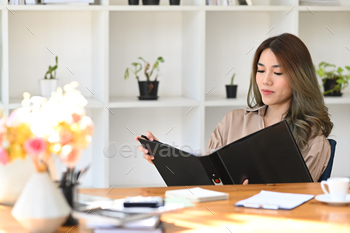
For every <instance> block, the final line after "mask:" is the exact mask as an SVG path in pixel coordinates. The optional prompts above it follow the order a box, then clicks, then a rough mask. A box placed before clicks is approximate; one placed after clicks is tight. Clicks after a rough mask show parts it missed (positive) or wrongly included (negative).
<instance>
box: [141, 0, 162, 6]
mask: <svg viewBox="0 0 350 233" xmlns="http://www.w3.org/2000/svg"><path fill="white" fill-rule="evenodd" d="M159 1H160V0H142V5H159Z"/></svg>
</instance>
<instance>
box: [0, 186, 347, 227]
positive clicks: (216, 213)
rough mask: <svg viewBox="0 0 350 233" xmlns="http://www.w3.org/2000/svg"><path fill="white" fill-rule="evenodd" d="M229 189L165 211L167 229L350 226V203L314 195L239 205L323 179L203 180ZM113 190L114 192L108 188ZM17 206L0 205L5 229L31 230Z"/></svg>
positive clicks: (310, 190) (134, 191)
mask: <svg viewBox="0 0 350 233" xmlns="http://www.w3.org/2000/svg"><path fill="white" fill-rule="evenodd" d="M202 187H203V188H207V189H211V190H217V191H222V192H227V193H229V194H230V197H229V200H224V201H215V202H206V203H199V204H196V205H195V206H194V207H191V208H185V209H184V210H181V211H179V212H176V213H168V214H164V215H162V220H163V222H164V226H165V229H166V230H165V232H166V233H169V232H186V233H187V232H224V233H230V232H232V233H233V232H269V233H270V232H296V231H298V232H327V233H331V232H350V206H339V207H336V206H329V205H327V204H323V203H321V202H318V201H316V200H315V199H312V200H311V201H309V202H307V203H305V204H303V205H301V206H299V207H297V208H295V209H293V210H263V209H250V208H242V207H234V206H233V205H234V203H236V202H237V201H239V200H242V199H245V198H248V197H250V196H253V195H255V194H257V193H259V192H260V191H261V190H269V191H279V192H289V193H303V194H314V195H317V194H321V193H322V190H321V188H320V184H319V183H303V184H276V185H247V186H243V185H227V186H202ZM179 188H186V187H169V188H113V189H111V190H110V189H84V190H81V192H82V193H87V194H93V195H98V196H103V197H110V198H123V197H125V196H136V195H144V196H164V192H165V190H170V189H179ZM107 192H108V194H106V193H107ZM10 212H11V208H10V207H7V206H0V219H1V220H0V233H5V232H6V233H10V232H11V233H12V232H16V233H22V232H26V231H25V230H23V228H22V227H21V226H20V225H19V224H18V223H17V222H16V221H15V220H14V219H13V218H12V216H11V214H10ZM68 231H69V233H74V232H80V233H90V232H92V231H90V230H87V229H84V227H83V225H79V226H75V227H74V228H73V229H71V227H61V228H60V229H59V231H58V232H59V233H67V232H68Z"/></svg>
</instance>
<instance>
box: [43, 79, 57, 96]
mask: <svg viewBox="0 0 350 233" xmlns="http://www.w3.org/2000/svg"><path fill="white" fill-rule="evenodd" d="M39 82H40V89H41V95H42V96H43V97H46V98H49V97H50V96H51V93H52V92H55V91H56V89H57V84H58V79H40V80H39Z"/></svg>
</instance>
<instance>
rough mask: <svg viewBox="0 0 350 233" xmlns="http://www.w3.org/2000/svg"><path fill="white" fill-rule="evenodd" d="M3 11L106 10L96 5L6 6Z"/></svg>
mask: <svg viewBox="0 0 350 233" xmlns="http://www.w3.org/2000/svg"><path fill="white" fill-rule="evenodd" d="M4 9H8V10H11V11H100V10H103V9H106V8H105V7H104V6H98V5H86V6H79V5H18V6H15V5H8V6H6V7H5V8H4Z"/></svg>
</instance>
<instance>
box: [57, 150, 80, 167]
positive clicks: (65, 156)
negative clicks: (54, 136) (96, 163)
mask: <svg viewBox="0 0 350 233" xmlns="http://www.w3.org/2000/svg"><path fill="white" fill-rule="evenodd" d="M60 157H61V161H62V162H63V163H64V164H65V165H66V166H67V167H69V168H74V167H75V165H76V164H77V163H78V160H79V158H80V150H79V149H77V148H75V147H73V146H71V145H65V146H63V147H62V150H61V154H60Z"/></svg>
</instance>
